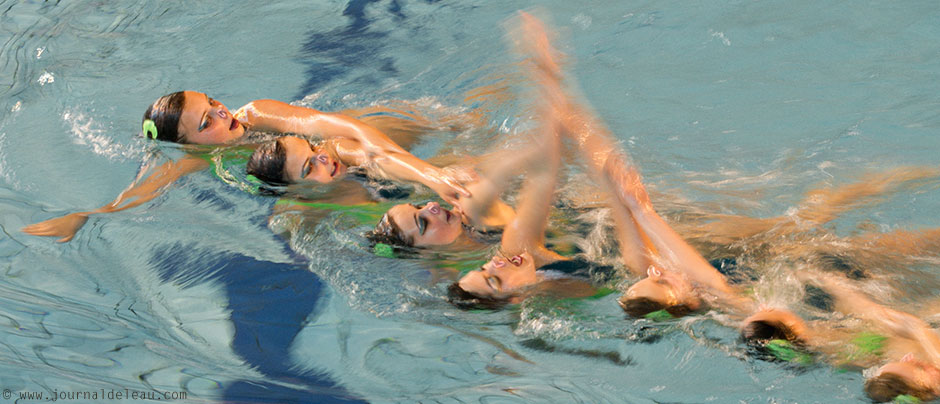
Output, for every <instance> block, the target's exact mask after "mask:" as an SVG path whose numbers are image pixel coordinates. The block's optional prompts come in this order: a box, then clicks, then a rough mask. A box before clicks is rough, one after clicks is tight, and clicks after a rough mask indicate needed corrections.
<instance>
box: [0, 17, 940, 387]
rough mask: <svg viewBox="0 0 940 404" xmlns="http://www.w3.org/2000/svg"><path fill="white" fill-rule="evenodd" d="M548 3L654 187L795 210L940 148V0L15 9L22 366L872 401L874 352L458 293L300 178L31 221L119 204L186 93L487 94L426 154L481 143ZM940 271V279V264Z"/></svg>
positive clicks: (906, 211)
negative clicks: (495, 304)
mask: <svg viewBox="0 0 940 404" xmlns="http://www.w3.org/2000/svg"><path fill="white" fill-rule="evenodd" d="M532 6H538V7H539V8H540V9H541V11H542V12H543V13H544V14H550V15H551V16H552V23H553V25H554V26H557V27H558V28H559V32H560V35H559V47H560V48H561V49H562V50H564V51H565V52H566V53H567V54H568V55H569V57H570V63H569V64H568V69H569V71H570V73H571V74H572V76H573V77H575V78H577V80H578V81H579V82H580V84H581V87H582V89H583V96H584V97H585V98H586V99H588V100H590V102H591V103H592V105H593V106H594V108H595V109H596V110H597V112H598V113H599V114H600V115H601V116H602V117H603V118H604V119H605V120H606V121H607V122H608V124H609V125H610V127H611V128H612V129H613V131H614V132H615V133H616V134H617V136H618V137H619V138H620V139H621V140H622V141H623V144H624V145H625V147H626V148H627V149H628V150H629V152H630V153H631V154H632V156H633V158H634V160H635V161H636V163H637V164H638V165H639V166H640V167H641V169H642V170H643V173H644V175H645V178H646V181H648V182H649V183H650V184H651V187H652V188H653V189H654V190H656V191H658V192H659V193H661V194H664V195H671V198H674V199H677V200H680V201H682V203H683V204H684V205H685V206H705V207H707V209H709V210H712V211H720V212H725V213H737V214H744V215H750V216H761V217H767V216H776V215H781V214H785V213H786V212H787V211H788V210H789V209H792V208H793V207H794V206H795V205H796V204H797V203H799V201H800V200H801V198H802V194H803V193H804V192H805V191H807V190H810V189H813V188H816V187H819V186H826V185H838V184H845V183H848V182H850V181H851V180H853V179H857V178H859V176H861V175H862V174H864V173H868V172H877V171H883V170H886V169H890V168H894V167H899V166H903V165H935V164H936V162H937V156H938V155H940V141H938V140H937V132H938V128H940V112H938V111H940V95H938V94H940V9H938V8H937V7H936V4H935V3H934V2H926V1H923V2H905V3H896V2H877V1H873V2H864V3H861V2H849V1H840V2H809V1H791V2H752V1H738V2H723V3H721V4H717V3H714V4H709V3H707V2H705V3H690V2H620V3H615V2H590V3H569V2H555V4H552V3H549V2H544V3H537V4H533V3H529V2H480V1H463V2H448V1H441V2H438V1H411V2H409V1H399V0H394V1H377V2H372V1H356V0H353V1H349V2H318V3H312V2H300V1H293V2H280V3H277V4H273V5H262V6H257V5H246V4H244V2H235V1H230V2H222V1H219V2H190V3H180V2H160V1H126V2H121V3H120V4H117V3H108V2H92V1H71V2H59V3H51V2H15V1H6V2H0V10H3V11H2V14H0V38H2V39H3V41H2V43H3V45H2V48H0V227H2V229H3V232H4V235H3V236H2V237H0V268H2V270H3V271H2V273H3V276H2V277H0V290H2V293H0V302H2V303H0V325H2V328H0V345H2V347H0V387H2V388H4V389H10V390H11V391H12V392H26V391H37V392H40V391H45V392H51V391H53V390H57V391H65V390H72V391H83V390H95V391H96V390H121V389H130V390H139V391H152V390H157V391H161V392H166V391H185V392H187V393H188V397H187V401H226V400H227V401H240V402H255V401H271V402H274V401H283V400H294V401H303V402H316V401H320V402H329V401H334V402H339V401H346V400H350V401H358V400H364V401H370V402H412V401H422V402H454V401H457V402H515V401H517V402H531V401H537V402H631V403H652V402H748V403H758V402H760V403H763V402H775V403H805V402H826V403H831V402H859V401H864V396H863V393H862V382H863V378H862V376H861V375H860V374H858V373H854V372H843V371H839V370H836V369H833V368H830V367H828V366H825V365H819V366H814V367H810V368H805V369H794V368H793V367H791V366H784V365H781V364H779V363H769V362H763V361H758V360H755V359H753V358H750V357H748V356H747V355H746V354H745V348H744V347H743V346H742V344H741V343H740V342H739V341H737V334H736V332H735V330H733V329H731V328H728V327H725V326H722V325H720V324H719V323H718V321H715V319H714V317H715V316H713V315H704V316H697V317H693V318H689V319H685V320H682V321H679V322H674V323H665V324H650V323H647V322H644V321H639V322H635V321H632V320H628V319H625V318H624V316H623V314H622V312H621V311H620V309H619V308H618V307H617V305H616V303H615V300H616V297H617V296H616V294H614V295H609V296H606V297H602V298H599V299H596V300H584V301H579V302H573V303H572V302H552V301H545V300H540V299H532V300H530V301H528V302H526V303H525V304H523V305H521V306H518V307H516V308H514V309H510V310H505V311H501V312H496V313H477V312H462V311H459V310H456V309H454V308H453V307H451V306H450V305H449V304H447V303H446V302H445V301H444V299H443V296H444V294H443V285H442V284H440V283H435V282H434V281H433V280H432V275H431V274H430V273H429V272H428V270H427V264H426V263H423V262H421V261H416V260H389V259H384V258H380V257H375V256H372V255H371V254H369V253H368V252H367V251H364V250H363V249H362V248H361V247H360V245H361V243H362V239H361V238H360V236H359V234H361V231H362V230H363V229H365V228H366V227H365V226H361V225H359V224H358V223H356V222H353V221H350V220H349V219H348V217H346V216H343V215H333V216H330V217H328V218H327V219H326V220H323V221H322V222H320V223H312V222H311V221H310V220H309V219H307V218H305V217H304V216H303V215H297V214H291V213H288V214H280V215H274V216H272V208H273V206H274V202H275V201H274V200H273V199H270V198H264V197H259V196H254V195H250V194H247V193H245V192H242V191H240V190H238V189H236V188H234V187H232V186H229V185H227V184H225V183H224V182H222V181H219V180H218V179H217V178H216V177H215V176H213V175H212V174H210V173H208V172H205V173H200V174H196V175H192V176H189V177H188V178H186V179H184V180H182V181H180V182H179V183H177V184H176V185H174V186H173V187H172V188H170V189H169V190H168V192H167V193H166V194H165V195H163V196H161V197H160V198H158V199H156V200H155V201H153V202H150V203H147V204H146V205H145V206H144V207H141V208H138V209H134V210H130V211H126V212H121V213H117V214H113V215H109V216H108V217H93V218H92V219H90V220H89V222H88V223H87V224H86V225H85V227H84V228H83V229H82V230H81V231H80V232H79V234H78V236H77V237H76V239H75V240H73V241H72V242H70V243H68V244H57V243H55V242H54V241H52V240H50V239H45V238H38V237H32V236H28V235H25V234H22V233H21V232H20V231H19V229H20V228H22V227H23V226H24V225H26V224H29V223H33V222H37V221H40V220H45V219H48V218H51V217H55V216H58V215H62V214H65V213H68V212H72V211H76V210H86V209H92V208H95V207H98V206H101V205H103V204H105V203H107V202H108V201H110V200H111V199H112V198H113V197H114V196H116V195H117V194H119V193H120V192H121V191H122V190H123V189H124V187H126V186H127V184H129V183H130V182H131V181H132V180H133V179H134V178H135V177H136V175H137V172H138V170H139V169H140V167H141V165H142V163H144V162H146V163H147V164H151V163H152V162H153V161H154V160H155V159H157V160H158V159H159V158H154V157H151V154H152V152H153V151H154V148H153V146H152V145H151V144H149V143H148V142H145V141H144V140H143V139H141V138H139V137H137V136H136V134H137V132H138V131H139V128H138V126H139V120H140V116H141V114H142V113H143V111H144V109H145V108H146V106H147V105H148V104H149V103H150V102H152V100H153V99H155V98H156V97H158V96H160V95H162V94H165V93H167V92H170V91H175V90H179V89H193V90H199V91H204V92H207V93H209V94H210V95H212V96H213V97H215V98H217V99H219V100H221V101H222V102H224V103H225V104H226V105H227V106H229V107H230V108H233V109H234V108H237V107H238V106H240V105H242V104H244V103H245V102H248V101H250V100H253V99H257V98H274V99H280V100H285V101H296V102H299V103H301V104H303V105H307V106H311V107H314V108H318V109H323V110H331V111H332V110H340V109H345V108H360V107H365V106H370V105H388V104H392V103H394V102H397V101H398V100H404V101H407V102H409V103H410V104H411V105H413V106H414V108H415V109H417V110H419V111H420V112H422V113H423V114H425V115H429V116H431V117H434V118H435V119H444V117H447V116H452V115H458V114H466V113H474V112H481V113H484V114H485V115H484V116H485V123H484V124H483V126H482V127H478V128H471V129H462V130H456V131H452V132H445V133H441V134H437V135H434V137H433V138H432V139H431V140H432V141H431V142H430V143H429V144H430V146H428V145H425V146H423V148H418V149H416V153H417V154H419V155H420V156H422V157H430V155H431V154H433V152H434V149H435V147H433V145H435V144H438V143H440V141H441V140H443V138H444V137H447V136H451V137H452V136H456V137H457V138H458V140H460V142H462V143H460V142H458V144H462V145H467V146H459V147H458V149H460V148H461V147H466V149H467V151H468V152H469V151H479V150H480V149H482V148H483V145H481V143H483V142H482V141H481V140H480V139H481V138H482V139H484V140H486V139H491V138H498V137H499V136H502V135H503V134H505V133H512V132H515V131H518V130H520V128H523V127H524V126H525V123H524V118H523V117H524V115H525V102H524V101H504V102H498V103H483V102H481V101H480V100H479V99H475V100H471V101H469V102H467V101H465V99H466V97H467V93H468V92H469V91H474V90H475V89H478V88H479V87H481V86H486V85H491V84H494V83H495V84H499V83H501V82H502V81H501V80H510V81H511V80H513V77H515V76H514V75H515V74H517V70H516V66H515V64H516V62H517V59H516V58H515V56H513V55H512V53H511V52H509V51H508V46H507V44H506V42H505V41H504V39H503V36H504V30H503V26H504V25H503V24H504V23H505V22H506V21H507V19H508V18H510V17H511V16H512V15H513V13H514V12H515V11H516V10H518V9H523V8H529V7H532ZM511 87H512V88H520V87H524V83H523V84H518V83H517V84H514V86H511ZM458 151H459V150H458ZM170 153H172V152H170ZM880 202H881V203H879V204H875V205H870V206H865V207H862V208H860V209H857V210H855V211H853V212H850V213H849V214H846V215H844V216H842V217H841V218H840V219H839V220H837V221H836V222H834V223H833V224H832V225H831V226H830V228H829V230H831V231H832V232H833V234H836V235H840V236H846V235H850V234H853V232H856V230H857V229H858V228H859V226H864V227H865V228H867V229H876V230H881V231H886V230H891V229H923V228H930V227H937V226H940V216H938V215H936V213H935V212H937V211H938V209H940V191H938V189H937V182H936V181H933V182H930V181H928V182H926V183H925V184H922V186H920V187H917V188H914V189H905V190H902V191H898V192H896V193H893V194H890V195H888V196H887V197H886V198H884V200H882V201H880ZM298 222H300V223H302V224H301V225H298ZM279 234H281V235H283V236H281V235H279ZM774 264H775V265H776V264H779V262H775V263H774ZM921 265H922V269H923V272H924V273H926V274H928V275H933V276H929V279H935V278H936V274H937V266H936V261H935V260H934V261H931V260H929V259H925V260H923V261H922V262H921ZM885 270H886V269H885ZM934 282H936V281H934ZM932 293H934V294H935V293H936V292H930V291H928V292H924V293H920V294H918V295H916V296H912V297H911V299H914V300H915V301H916V300H917V299H925V298H926V297H928V296H929V295H931V294H932ZM64 401H68V400H64Z"/></svg>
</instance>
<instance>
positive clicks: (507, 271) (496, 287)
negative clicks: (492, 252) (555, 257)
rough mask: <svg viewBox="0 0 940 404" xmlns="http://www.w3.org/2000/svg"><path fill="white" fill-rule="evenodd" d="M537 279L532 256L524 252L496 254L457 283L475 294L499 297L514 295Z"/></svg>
mask: <svg viewBox="0 0 940 404" xmlns="http://www.w3.org/2000/svg"><path fill="white" fill-rule="evenodd" d="M537 281H538V279H537V276H536V274H535V263H534V262H533V260H532V256H531V255H529V253H522V254H520V255H515V256H512V257H503V256H499V255H497V256H494V257H493V258H492V259H491V260H490V261H489V262H487V263H486V264H483V266H482V267H480V269H478V270H475V271H470V272H468V273H467V274H466V275H464V276H463V278H460V281H458V282H457V283H458V284H459V285H460V287H461V288H462V289H463V290H466V291H467V292H470V293H472V294H474V295H477V296H480V297H491V298H497V299H499V298H506V297H509V296H512V295H513V294H514V293H515V292H518V291H519V289H520V288H523V287H525V286H529V285H533V284H535V283H536V282H537Z"/></svg>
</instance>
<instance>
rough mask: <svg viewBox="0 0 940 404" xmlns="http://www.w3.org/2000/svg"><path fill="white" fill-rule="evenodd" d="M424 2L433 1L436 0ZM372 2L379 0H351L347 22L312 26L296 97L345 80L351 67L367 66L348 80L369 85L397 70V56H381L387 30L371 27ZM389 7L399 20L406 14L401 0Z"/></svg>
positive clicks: (347, 5) (393, 15)
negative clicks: (321, 28) (330, 26)
mask: <svg viewBox="0 0 940 404" xmlns="http://www.w3.org/2000/svg"><path fill="white" fill-rule="evenodd" d="M425 2H426V3H428V4H433V3H436V2H437V0H425ZM371 3H378V0H352V1H350V2H349V3H347V4H346V8H345V9H344V10H343V16H344V17H346V18H348V19H349V23H348V24H346V25H345V26H341V27H337V28H334V29H332V30H329V31H318V30H316V29H313V30H310V32H308V33H307V40H306V42H304V44H303V46H302V47H301V52H300V54H301V56H300V57H299V61H300V62H301V63H302V64H304V65H306V66H307V69H306V76H307V78H306V81H305V82H304V83H303V85H301V87H300V93H299V94H298V95H297V98H303V97H305V96H307V95H310V94H312V93H314V92H315V91H316V90H317V89H318V88H320V87H321V86H322V85H324V84H325V83H330V82H339V81H344V80H339V78H340V77H342V76H345V75H347V74H349V72H350V71H351V70H352V67H355V68H360V69H361V68H365V69H367V73H366V74H361V75H360V76H358V77H355V78H353V79H352V80H345V81H361V82H363V83H364V84H367V85H370V86H374V85H376V84H378V83H380V82H381V79H383V78H387V77H393V76H394V75H395V74H397V73H398V69H397V68H396V67H395V59H394V58H392V57H389V56H382V50H383V49H384V48H385V45H386V43H387V39H388V32H385V31H377V30H375V29H370V25H371V24H372V22H373V19H370V18H369V17H367V16H366V7H367V6H368V5H369V4H371ZM386 11H387V12H388V14H390V17H389V18H391V19H393V20H394V21H395V22H397V23H401V22H402V21H404V20H405V19H406V18H407V17H406V16H405V14H404V13H403V12H402V3H401V2H400V1H399V0H392V2H391V3H389V4H388V7H387V8H386Z"/></svg>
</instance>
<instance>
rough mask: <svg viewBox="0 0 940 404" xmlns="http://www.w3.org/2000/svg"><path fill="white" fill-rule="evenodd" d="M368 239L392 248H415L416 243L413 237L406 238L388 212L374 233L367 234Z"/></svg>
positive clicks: (373, 230) (376, 226)
mask: <svg viewBox="0 0 940 404" xmlns="http://www.w3.org/2000/svg"><path fill="white" fill-rule="evenodd" d="M366 238H368V239H369V240H371V241H372V242H374V243H385V244H388V245H391V246H403V247H413V246H414V243H415V240H414V238H413V237H407V236H405V234H404V233H403V232H402V230H401V227H398V224H397V223H395V221H394V220H392V217H391V216H389V215H388V212H385V214H384V215H382V219H381V220H379V222H378V223H377V224H376V225H375V228H374V229H372V231H370V232H368V233H366Z"/></svg>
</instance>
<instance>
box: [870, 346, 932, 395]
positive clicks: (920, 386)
mask: <svg viewBox="0 0 940 404" xmlns="http://www.w3.org/2000/svg"><path fill="white" fill-rule="evenodd" d="M865 393H866V394H868V396H869V397H871V398H872V399H873V400H875V401H878V402H886V401H891V400H894V399H895V397H897V396H899V395H908V396H913V397H917V398H918V399H919V400H921V401H930V400H934V399H936V398H937V397H938V396H940V369H937V367H935V366H933V365H930V364H928V363H926V362H922V361H919V360H917V359H914V358H913V357H912V356H911V355H910V354H908V355H906V356H905V357H904V358H903V359H901V360H900V361H898V362H890V363H888V364H886V365H884V366H882V367H881V368H879V369H878V371H877V373H876V374H875V376H874V377H872V378H870V379H868V380H867V381H865Z"/></svg>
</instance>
